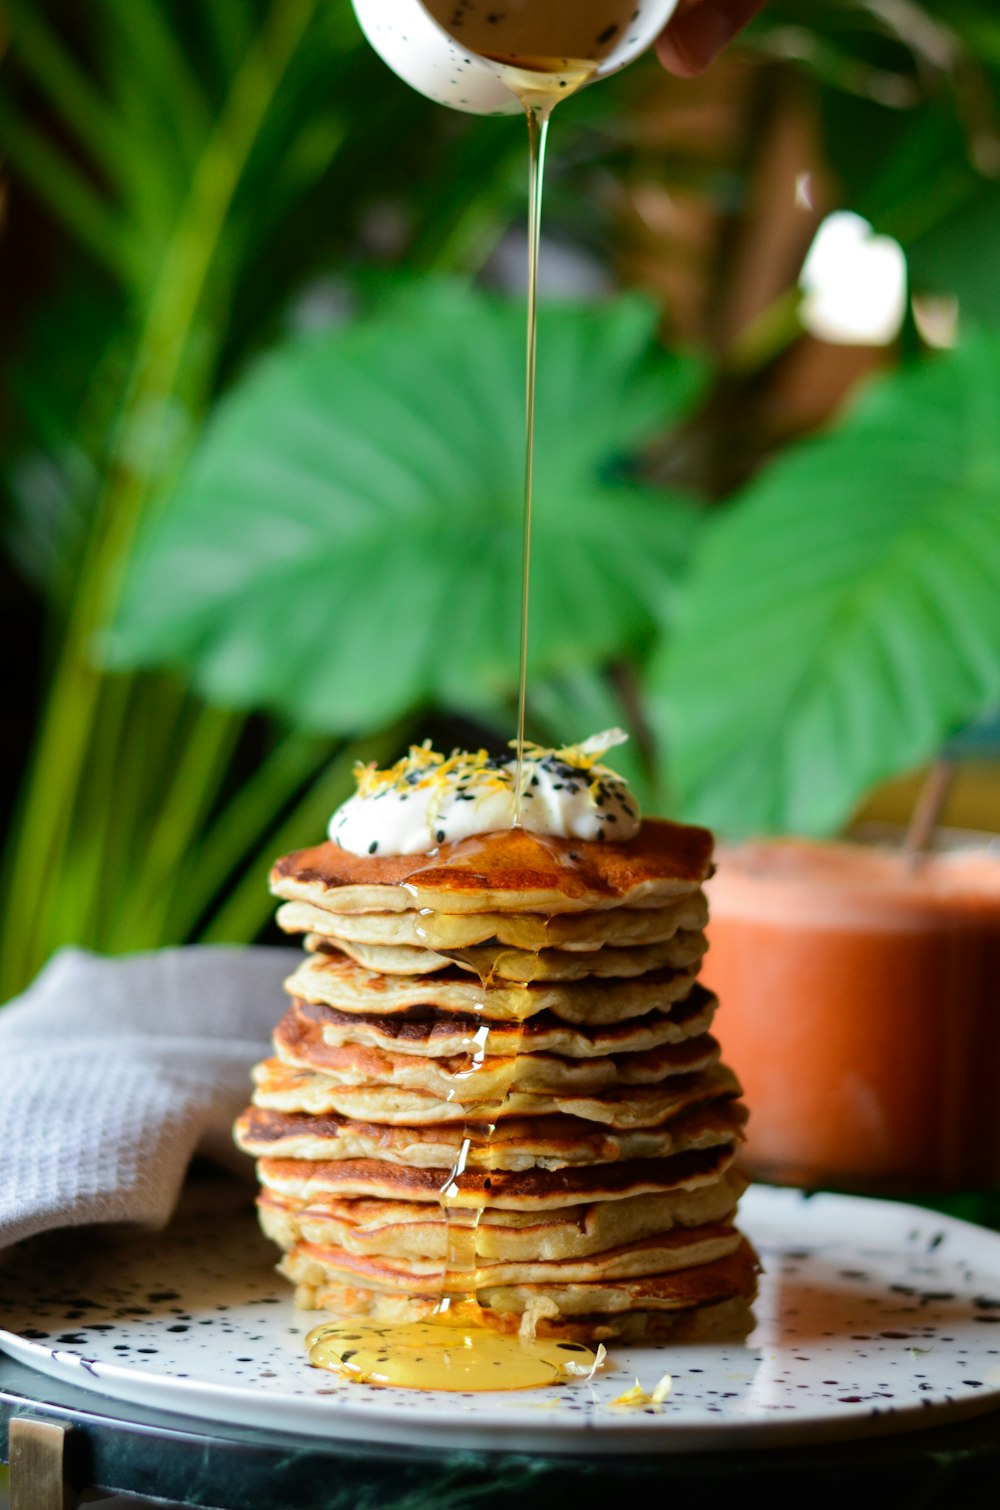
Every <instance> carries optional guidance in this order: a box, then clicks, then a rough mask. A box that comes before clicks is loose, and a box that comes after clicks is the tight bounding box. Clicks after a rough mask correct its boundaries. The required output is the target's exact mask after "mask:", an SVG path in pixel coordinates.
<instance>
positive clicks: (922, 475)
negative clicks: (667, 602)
mask: <svg viewBox="0 0 1000 1510" xmlns="http://www.w3.org/2000/svg"><path fill="white" fill-rule="evenodd" d="M651 681H652V708H653V715H654V718H655V721H656V724H657V728H658V732H659V733H660V734H661V735H662V736H663V737H664V738H665V739H666V740H667V742H668V752H669V757H670V760H671V762H672V768H671V771H672V778H673V783H674V790H675V793H676V795H677V797H678V798H679V800H680V804H681V806H682V807H683V810H684V811H685V813H686V814H687V815H689V816H691V817H694V818H698V819H700V820H702V821H704V822H708V823H710V824H714V825H717V826H718V827H719V828H720V829H722V830H723V831H724V832H726V833H728V834H731V835H739V834H746V833H749V832H753V831H782V830H784V831H801V832H805V833H825V832H831V831H833V830H835V829H837V828H838V827H839V825H841V824H842V823H843V821H844V820H845V819H846V818H847V817H848V816H849V814H850V812H851V810H852V808H853V807H854V805H855V804H856V802H857V801H858V799H859V798H860V797H861V796H862V795H863V794H864V792H865V791H866V789H867V788H869V787H870V786H871V785H872V784H873V783H875V782H877V781H879V780H880V779H882V778H885V777H888V776H891V775H893V774H895V773H897V772H900V771H902V770H904V769H906V768H907V767H910V766H913V765H915V764H917V763H918V762H920V761H922V760H924V759H926V758H927V757H928V756H930V755H932V754H933V753H934V752H935V751H936V750H937V749H938V748H939V747H940V745H941V743H942V741H943V740H944V739H945V738H946V737H947V736H948V735H949V734H950V733H952V732H953V731H954V730H955V729H957V728H959V727H961V726H963V725H965V724H967V723H969V722H971V721H972V720H973V719H974V718H976V717H977V716H980V715H982V714H984V713H985V712H987V711H988V710H990V709H991V708H992V707H995V706H997V705H1000V340H998V339H997V338H996V337H993V336H989V337H987V336H978V337H977V338H975V339H974V340H970V341H969V343H968V344H967V345H965V346H964V347H963V348H961V349H960V350H957V351H955V352H953V353H949V354H948V355H942V356H939V357H935V358H933V359H931V360H928V361H926V362H925V363H923V364H921V365H920V366H918V367H917V368H915V369H911V370H908V371H904V372H902V373H900V374H898V375H896V376H894V377H891V378H888V379H886V380H884V381H883V382H881V383H879V384H878V385H876V386H873V387H872V388H871V389H870V390H869V392H868V393H867V394H866V396H865V397H864V399H863V400H862V402H861V403H860V404H859V405H858V407H857V409H856V411H855V412H854V413H853V415H852V416H851V417H850V418H848V419H847V420H846V421H845V422H844V423H843V424H841V426H840V427H839V428H838V429H837V430H836V431H835V432H833V433H831V434H829V435H827V436H825V437H823V438H821V439H819V440H815V441H813V442H812V443H810V444H807V445H803V446H801V447H799V448H798V449H796V450H795V451H793V452H790V453H788V454H786V455H785V457H783V458H782V459H780V460H779V461H777V462H776V463H775V464H774V465H773V466H772V467H771V468H770V470H769V471H768V472H767V473H765V474H764V475H763V476H762V477H760V478H759V479H758V480H757V481H756V482H755V483H754V484H753V485H751V486H750V488H749V489H748V490H747V491H746V493H745V494H744V495H743V496H742V497H741V498H739V499H737V500H736V501H735V502H734V503H733V504H732V505H731V507H730V508H729V509H728V510H727V511H726V512H725V513H724V514H723V515H721V516H720V517H719V518H718V521H717V524H716V527H715V528H714V529H713V530H712V531H711V534H710V537H709V538H706V540H705V542H704V549H703V551H702V552H701V553H700V557H699V559H697V560H696V562H695V565H694V567H693V569H692V575H691V578H690V580H689V587H688V591H687V595H686V598H685V602H684V603H683V605H682V606H681V609H680V611H679V613H678V618H677V623H676V630H675V633H674V635H673V637H672V638H671V640H670V642H669V644H668V646H667V648H666V649H665V651H664V652H663V654H662V655H661V656H660V658H659V659H658V661H657V662H656V664H655V665H654V668H653V673H652V678H651Z"/></svg>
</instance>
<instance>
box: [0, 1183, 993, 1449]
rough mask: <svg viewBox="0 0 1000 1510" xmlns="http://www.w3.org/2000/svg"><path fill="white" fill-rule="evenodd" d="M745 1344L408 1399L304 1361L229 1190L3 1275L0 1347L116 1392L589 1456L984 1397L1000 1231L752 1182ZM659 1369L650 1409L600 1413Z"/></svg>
mask: <svg viewBox="0 0 1000 1510" xmlns="http://www.w3.org/2000/svg"><path fill="white" fill-rule="evenodd" d="M741 1225H742V1226H743V1228H744V1230H745V1231H746V1232H747V1233H748V1234H749V1236H750V1237H751V1238H752V1239H753V1241H754V1243H755V1244H756V1246H757V1248H758V1250H759V1252H760V1255H761V1258H762V1259H763V1262H764V1267H765V1273H764V1276H763V1283H762V1286H761V1294H760V1299H759V1301H758V1304H757V1307H756V1314H757V1318H758V1321H757V1328H756V1330H755V1331H754V1333H753V1334H752V1335H751V1337H750V1338H749V1340H748V1342H747V1343H746V1344H730V1345H719V1344H715V1345H712V1346H700V1347H695V1346H678V1345H676V1344H664V1345H661V1346H656V1347H633V1348H627V1347H618V1346H615V1347H614V1348H613V1349H612V1351H611V1354H610V1357H609V1360H608V1365H609V1366H608V1368H607V1369H606V1370H605V1372H604V1373H603V1374H602V1375H601V1376H600V1377H599V1378H597V1379H596V1380H595V1381H594V1383H593V1384H586V1383H571V1384H567V1385H565V1386H563V1387H561V1388H558V1389H546V1390H538V1391H530V1392H526V1393H524V1394H508V1395H504V1394H490V1395H454V1394H433V1395H432V1394H423V1393H419V1392H413V1391H407V1390H394V1389H374V1388H369V1387H367V1386H359V1385H353V1384H348V1383H341V1382H339V1381H338V1380H337V1379H336V1378H335V1377H334V1376H333V1375H331V1374H328V1373H325V1372H321V1371H319V1370H315V1369H312V1368H310V1367H309V1365H308V1364H307V1362H306V1359H305V1354H304V1351H303V1346H302V1339H303V1337H304V1335H305V1333H306V1332H307V1331H308V1330H309V1328H310V1326H312V1325H313V1324H314V1323H315V1320H316V1319H317V1318H316V1314H315V1313H313V1312H308V1313H304V1312H296V1311H295V1310H293V1308H292V1305H291V1302H290V1300H289V1291H288V1286H287V1285H286V1283H285V1282H284V1281H283V1280H282V1279H280V1278H279V1277H278V1276H276V1275H275V1274H274V1272H273V1270H272V1267H271V1265H272V1262H273V1259H274V1250H273V1248H272V1247H271V1246H270V1244H268V1243H267V1242H265V1241H264V1239H263V1238H262V1237H261V1236H260V1235H259V1233H258V1231H257V1228H256V1223H255V1221H254V1219H253V1216H252V1213H251V1210H250V1206H249V1197H248V1194H247V1189H246V1187H245V1186H239V1185H237V1184H235V1183H233V1182H229V1181H225V1182H220V1183H218V1184H216V1183H214V1182H213V1183H210V1184H208V1185H206V1184H204V1183H202V1184H195V1185H194V1186H193V1187H192V1188H191V1189H190V1190H189V1192H188V1194H187V1196H186V1198H185V1203H184V1207H183V1210H182V1211H181V1213H180V1214H179V1216H178V1218H177V1220H176V1221H175V1222H174V1224H173V1225H172V1227H171V1228H170V1229H169V1231H167V1232H166V1233H161V1234H155V1235H149V1234H141V1235H138V1236H137V1235H134V1234H133V1235H129V1236H126V1237H122V1236H121V1234H120V1233H118V1234H116V1233H112V1232H110V1231H108V1232H101V1231H90V1232H86V1233H74V1234H63V1235H60V1236H58V1237H56V1238H51V1237H50V1238H44V1239H35V1240H34V1241H33V1242H31V1243H28V1244H25V1245H23V1246H22V1247H21V1248H20V1249H19V1250H17V1251H16V1252H15V1253H14V1254H12V1255H8V1256H7V1258H6V1260H5V1262H4V1263H3V1265H2V1267H0V1317H2V1319H3V1322H4V1327H5V1329H4V1330H0V1347H2V1348H4V1349H5V1350H6V1351H7V1352H9V1353H11V1354H12V1355H13V1356H14V1357H16V1358H19V1359H20V1360H21V1361H22V1362H24V1363H27V1364H30V1365H31V1366H32V1367H34V1368H37V1369H39V1370H41V1371H42V1372H43V1373H47V1374H51V1375H54V1376H56V1377H59V1378H62V1379H64V1380H66V1381H67V1382H72V1383H75V1384H78V1385H84V1386H86V1387H87V1388H89V1389H92V1390H96V1391H98V1392H99V1393H101V1394H104V1395H111V1396H113V1397H115V1398H116V1399H120V1400H125V1401H133V1402H135V1403H136V1404H140V1405H147V1406H153V1407H154V1408H155V1407H158V1408H161V1409H166V1410H171V1411H178V1412H181V1413H183V1414H187V1415H195V1416H198V1417H200V1418H202V1419H210V1420H214V1421H224V1422H230V1423H232V1424H240V1425H248V1426H258V1427H270V1428H272V1429H278V1430H287V1431H296V1432H305V1433H309V1434H318V1435H322V1436H324V1437H327V1438H345V1439H347V1438H349V1439H350V1440H352V1441H354V1442H362V1441H365V1442H371V1443H395V1444H409V1445H419V1446H424V1447H428V1446H437V1447H445V1446H461V1447H488V1448H498V1447H502V1448H511V1449H517V1450H524V1449H529V1450H535V1451H555V1452H575V1453H581V1452H582V1453H601V1452H622V1451H630V1452H650V1451H657V1452H659V1451H674V1450H677V1451H686V1450H693V1449H698V1448H713V1449H714V1448H716V1447H718V1448H730V1447H748V1446H761V1447H766V1446H776V1445H778V1444H780V1443H790V1442H799V1443H805V1442H810V1441H820V1440H830V1439H835V1438H838V1437H851V1436H862V1435H869V1434H873V1433H878V1432H886V1431H904V1430H911V1429H914V1428H917V1427H921V1426H925V1425H926V1426H930V1425H937V1424H940V1423H943V1422H945V1421H947V1420H949V1419H954V1418H955V1417H958V1416H961V1415H969V1414H972V1413H974V1412H976V1411H979V1410H983V1409H987V1408H989V1407H991V1406H997V1405H1000V1236H996V1235H994V1234H992V1233H989V1232H985V1231H982V1230H981V1229H979V1228H977V1227H972V1226H969V1225H967V1224H966V1223H964V1222H957V1221H952V1220H948V1219H946V1218H943V1217H939V1216H935V1215H933V1214H930V1213H927V1212H924V1211H920V1210H917V1209H916V1208H914V1207H911V1206H903V1205H896V1204H893V1203H890V1202H886V1201H869V1200H859V1199H854V1198H850V1197H845V1196H831V1195H822V1196H815V1197H813V1198H811V1199H809V1198H806V1197H804V1196H801V1195H799V1194H798V1193H797V1192H794V1191H788V1190H773V1189H767V1188H761V1187H758V1188H756V1189H753V1190H751V1191H750V1192H749V1193H748V1195H747V1196H746V1197H745V1198H744V1201H743V1203H742V1206H741ZM664 1373H670V1374H671V1375H672V1377H673V1388H672V1391H671V1393H670V1396H669V1399H668V1400H667V1402H666V1403H665V1405H663V1406H662V1407H660V1408H651V1409H648V1410H628V1411H623V1410H622V1409H621V1408H620V1407H619V1408H615V1407H613V1406H612V1404H611V1402H612V1401H613V1400H614V1398H615V1397H616V1396H617V1395H619V1394H621V1393H622V1391H623V1390H625V1389H626V1388H627V1387H628V1386H629V1385H630V1384H631V1383H632V1382H633V1380H634V1379H635V1378H636V1377H638V1378H639V1380H640V1381H641V1382H642V1384H643V1385H644V1386H645V1387H646V1389H651V1388H652V1387H653V1385H654V1384H655V1383H656V1382H657V1380H659V1379H660V1377H661V1376H662V1375H663V1374H664Z"/></svg>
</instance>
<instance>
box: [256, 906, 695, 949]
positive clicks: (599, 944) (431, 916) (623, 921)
mask: <svg viewBox="0 0 1000 1510" xmlns="http://www.w3.org/2000/svg"><path fill="white" fill-rule="evenodd" d="M277 919H278V924H279V926H280V927H281V928H283V929H284V930H285V932H286V933H315V934H317V935H319V936H320V937H322V938H328V939H331V940H333V941H335V942H339V941H341V940H343V941H345V942H350V943H358V944H377V945H382V946H385V945H392V946H398V945H407V946H410V947H413V948H417V949H440V950H450V949H462V948H467V947H469V946H470V945H475V944H483V943H487V942H490V941H493V942H496V943H498V944H504V945H507V946H509V947H511V948H515V949H520V950H528V951H537V950H539V949H567V950H570V951H573V950H582V951H590V950H593V949H601V948H603V947H604V946H605V945H614V946H615V947H616V948H627V947H630V946H632V945H635V944H655V943H663V942H665V941H666V940H667V939H670V938H673V936H674V934H675V933H677V932H678V930H685V931H687V932H692V931H698V930H700V929H703V928H704V926H705V924H706V922H707V921H708V904H707V902H706V900H705V893H704V892H703V891H696V892H692V893H691V895H690V896H686V897H681V898H679V899H678V900H677V901H675V902H672V903H671V904H670V905H669V906H667V907H645V908H626V907H617V908H606V909H605V910H604V911H603V912H576V913H572V912H571V913H562V914H559V915H557V916H555V917H542V916H540V915H539V914H537V913H518V912H510V913H503V912H466V913H446V912H437V913H435V912H428V911H427V909H426V908H424V909H422V910H421V911H419V912H413V911H410V912H328V911H326V910H325V909H324V908H322V907H317V906H316V905H315V904H314V903H311V902H302V901H291V902H286V903H285V905H284V906H283V907H279V909H278V914H277Z"/></svg>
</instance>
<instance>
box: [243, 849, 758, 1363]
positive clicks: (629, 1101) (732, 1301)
mask: <svg viewBox="0 0 1000 1510" xmlns="http://www.w3.org/2000/svg"><path fill="white" fill-rule="evenodd" d="M710 870H711V836H710V835H709V834H708V833H707V832H706V831H705V830H702V829H696V828H690V827H685V826H681V825H677V824H672V823H668V822H665V821H662V820H652V819H647V820H645V821H644V822H643V823H642V824H641V826H639V827H638V831H637V832H636V833H635V835H634V837H632V838H631V839H629V840H628V841H627V842H622V843H616V842H612V841H609V840H608V839H606V838H602V839H600V840H595V839H578V838H574V839H564V838H560V837H556V836H553V835H550V834H540V833H534V832H530V831H526V830H525V829H521V828H514V829H503V830H497V831H495V832H491V833H486V834H476V835H474V836H471V837H467V838H461V839H458V840H456V841H455V842H447V841H446V842H442V843H439V844H437V846H436V847H435V849H434V851H433V852H432V853H428V854H404V855H396V854H382V855H379V854H374V853H373V854H365V855H357V854H353V853H350V852H348V851H346V850H344V849H342V848H340V847H339V846H338V845H337V844H335V843H332V842H327V843H324V844H321V845H318V846H315V847H314V848H311V849H306V850H301V851H298V852H296V853H294V854H291V855H287V856H285V857H283V858H282V859H280V860H279V861H278V862H277V864H276V865H275V867H274V870H273V872H272V877H271V884H272V890H273V891H274V893H275V894H276V895H277V896H278V897H279V898H280V899H281V901H282V906H281V907H280V908H279V911H278V921H279V923H280V924H281V926H282V927H283V928H284V929H285V930H286V931H287V932H289V933H293V934H299V935H302V936H303V937H304V942H305V948H306V953H305V956H304V958H303V959H302V961H301V963H300V964H299V965H298V967H297V968H296V969H295V970H294V971H293V973H292V974H291V975H290V977H289V979H288V981H287V982H286V990H287V992H288V995H289V1005H288V1009H287V1011H286V1012H285V1015H284V1016H283V1017H282V1018H281V1020H280V1022H279V1023H278V1025H277V1028H276V1030H275V1036H274V1052H273V1055H272V1056H271V1057H270V1058H268V1059H267V1060H265V1061H264V1062H263V1063H262V1064H260V1065H258V1066H257V1068H256V1070H255V1071H254V1091H253V1098H252V1102H253V1104H252V1105H251V1106H250V1107H248V1109H247V1110H246V1111H245V1112H244V1113H243V1114H242V1116H241V1117H240V1118H239V1120H238V1122H237V1125H236V1139H237V1142H238V1143H239V1145H240V1147H241V1148H243V1149H244V1150H245V1151H246V1152H247V1153H248V1154H251V1155H253V1156H254V1157H255V1158H257V1160H258V1166H257V1167H258V1174H259V1180H260V1187H261V1188H260V1194H259V1203H258V1204H259V1213H260V1219H261V1223H262V1226H263V1228H264V1231H265V1232H266V1233H267V1234H268V1236H269V1237H271V1238H272V1239H273V1240H274V1241H275V1242H276V1243H277V1244H278V1245H279V1246H280V1247H281V1249H282V1250H283V1253H284V1256H283V1258H282V1261H281V1264H280V1266H279V1267H280V1268H281V1270H282V1272H283V1273H284V1274H285V1275H286V1276H287V1277H288V1278H289V1279H290V1280H291V1281H292V1283H293V1284H294V1286H295V1299H296V1302H297V1303H298V1304H299V1305H301V1306H304V1307H307V1308H321V1309H325V1310H329V1311H331V1312H334V1313H336V1314H337V1315H338V1316H340V1317H357V1318H364V1319H366V1320H368V1321H371V1322H377V1323H389V1324H393V1323H409V1322H419V1321H422V1320H425V1319H427V1318H429V1317H433V1316H434V1315H435V1314H437V1313H438V1312H439V1311H440V1308H441V1306H442V1303H443V1300H445V1299H447V1298H449V1297H451V1298H454V1299H455V1300H462V1301H463V1302H465V1303H469V1302H473V1301H474V1303H475V1307H476V1313H477V1320H478V1321H479V1322H480V1323H481V1324H482V1325H484V1326H486V1327H487V1328H490V1329H493V1330H495V1331H498V1332H505V1333H516V1332H518V1331H520V1332H521V1333H522V1335H525V1334H527V1335H538V1336H539V1337H561V1338H565V1339H571V1340H574V1341H583V1342H597V1341H600V1340H602V1339H609V1338H615V1337H622V1338H626V1339H628V1340H641V1339H644V1338H654V1337H663V1336H676V1337H678V1338H681V1337H703V1336H707V1335H715V1334H718V1333H726V1334H729V1333H733V1332H742V1331H745V1330H746V1328H747V1326H748V1324H749V1303H750V1301H751V1300H752V1298H753V1294H754V1291H755V1282H756V1271H757V1263H756V1258H755V1255H754V1253H753V1250H752V1249H751V1248H750V1246H749V1244H748V1243H747V1242H746V1240H745V1239H744V1238H743V1237H742V1236H741V1235H740V1233H739V1231H738V1230H737V1228H736V1226H735V1225H734V1219H735V1214H736V1205H737V1201H738V1199H739V1196H740V1194H741V1192H742V1190H743V1188H744V1184H745V1181H744V1179H743V1177H742V1176H741V1175H740V1173H739V1172H738V1170H737V1168H736V1165H735V1160H736V1156H737V1152H738V1148H739V1144H740V1140H741V1137H742V1129H743V1125H744V1121H745V1115H746V1114H745V1111H744V1108H743V1107H742V1105H741V1103H740V1101H739V1094H740V1088H739V1085H738V1083H737V1081H736V1079H735V1077H734V1076H733V1074H732V1072H731V1071H730V1070H728V1069H727V1068H726V1067H725V1066H724V1065H723V1064H722V1063H721V1062H720V1054H719V1046H718V1043H717V1041H716V1039H715V1038H714V1037H713V1036H712V1033H711V1031H710V1030H711V1028H712V1023H713V1017H714V1014H715V1011H716V1007H717V1003H716V1000H715V998H714V997H713V996H712V994H711V993H710V992H708V991H707V990H705V988H704V987H702V986H701V985H700V984H699V983H698V980H697V972H698V967H699V963H700V960H701V957H702V954H703V953H704V949H705V939H704V926H705V922H706V919H707V912H706V907H705V900H704V893H703V892H702V889H701V887H702V883H703V882H704V880H705V879H706V878H707V876H708V875H709V874H710Z"/></svg>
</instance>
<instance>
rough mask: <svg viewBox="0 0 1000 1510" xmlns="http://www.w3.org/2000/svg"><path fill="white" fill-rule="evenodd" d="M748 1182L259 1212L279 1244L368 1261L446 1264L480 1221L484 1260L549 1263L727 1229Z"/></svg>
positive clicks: (330, 1203)
mask: <svg viewBox="0 0 1000 1510" xmlns="http://www.w3.org/2000/svg"><path fill="white" fill-rule="evenodd" d="M746 1183H747V1182H746V1179H745V1178H744V1177H743V1176H742V1175H740V1174H738V1173H737V1172H736V1171H735V1170H729V1171H727V1172H726V1173H725V1174H724V1175H722V1176H721V1177H720V1178H719V1179H717V1180H716V1181H715V1182H714V1183H713V1184H710V1185H706V1186H704V1187H702V1188H701V1189H698V1190H678V1191H673V1192H671V1193H670V1194H667V1195H642V1196H635V1197H631V1198H629V1197H626V1198H625V1199H623V1200H618V1201H595V1202H593V1203H592V1204H591V1205H589V1206H571V1207H568V1208H567V1209H565V1210H558V1209H557V1210H554V1211H544V1212H525V1211H496V1210H493V1209H491V1208H489V1207H487V1209H486V1210H485V1211H483V1212H482V1214H481V1219H480V1220H478V1221H476V1216H477V1213H475V1212H472V1211H452V1212H449V1213H448V1214H447V1215H446V1214H445V1212H444V1210H443V1209H442V1208H441V1207H440V1206H438V1205H429V1204H427V1203H426V1202H424V1203H415V1202H405V1201H390V1200H364V1199H363V1198H354V1199H350V1198H348V1199H340V1198H338V1197H336V1196H331V1195H322V1194H319V1195H314V1196H313V1198H312V1200H310V1201H299V1200H296V1199H294V1198H293V1197H289V1196H281V1195H278V1194H277V1193H276V1192H275V1191H273V1190H267V1189H264V1190H262V1191H261V1193H260V1197H259V1200H258V1208H259V1211H260V1218H261V1225H262V1227H263V1229H264V1231H265V1232H266V1233H267V1235H268V1237H270V1238H271V1239H272V1240H273V1241H274V1242H276V1243H278V1244H279V1245H280V1246H281V1247H282V1248H291V1247H292V1246H293V1245H294V1244H295V1243H296V1242H299V1241H305V1242H311V1243H326V1244H332V1245H333V1246H335V1247H339V1248H343V1249H345V1251H347V1252H349V1253H354V1254H358V1255H361V1256H371V1255H384V1256H389V1257H397V1256H406V1255H410V1256H413V1255H417V1256H422V1257H426V1258H436V1259H438V1260H441V1259H443V1258H445V1256H446V1255H447V1252H448V1249H449V1238H448V1233H449V1229H456V1228H457V1229H458V1230H463V1229H464V1230H466V1231H468V1230H471V1228H472V1225H473V1223H474V1222H475V1246H476V1254H477V1257H478V1258H482V1259H487V1260H501V1259H503V1260H532V1261H535V1260H543V1261H548V1260H552V1259H559V1258H581V1257H586V1256H587V1255H589V1254H594V1253H603V1252H605V1251H606V1250H607V1249H609V1248H613V1247H616V1246H620V1245H622V1244H625V1243H632V1242H637V1241H639V1240H640V1239H641V1238H644V1237H651V1236H653V1235H654V1234H656V1233H662V1232H670V1231H672V1230H673V1229H674V1228H675V1227H699V1226H701V1225H702V1224H704V1223H706V1222H728V1221H730V1220H731V1219H732V1216H733V1213H734V1211H735V1209H736V1203H737V1201H738V1200H739V1198H740V1196H741V1195H742V1193H743V1191H744V1190H745V1189H746Z"/></svg>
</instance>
